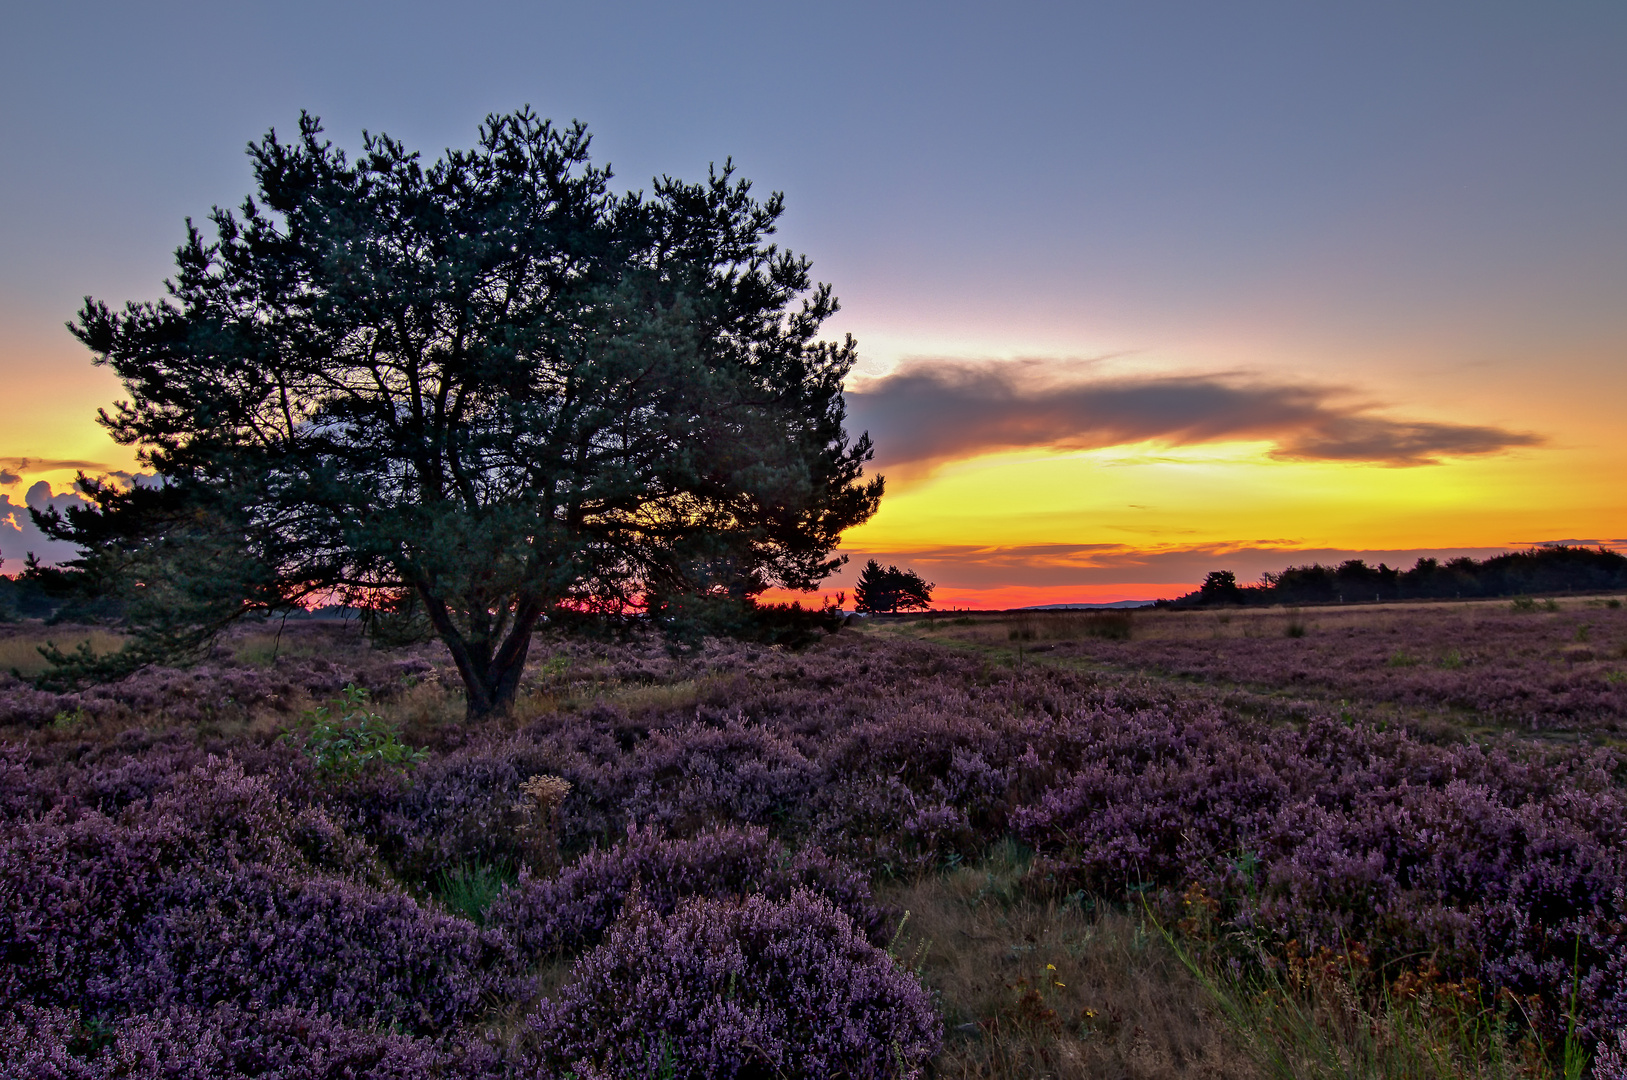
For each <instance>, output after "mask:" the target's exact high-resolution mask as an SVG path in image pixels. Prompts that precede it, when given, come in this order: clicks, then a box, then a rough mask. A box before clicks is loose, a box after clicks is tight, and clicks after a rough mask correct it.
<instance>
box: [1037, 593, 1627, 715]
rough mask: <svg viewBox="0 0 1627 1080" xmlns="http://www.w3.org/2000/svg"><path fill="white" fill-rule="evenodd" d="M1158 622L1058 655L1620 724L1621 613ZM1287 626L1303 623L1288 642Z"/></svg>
mask: <svg viewBox="0 0 1627 1080" xmlns="http://www.w3.org/2000/svg"><path fill="white" fill-rule="evenodd" d="M1158 618H1161V619H1163V620H1164V622H1163V623H1162V624H1160V628H1159V629H1157V630H1156V631H1154V630H1153V629H1152V626H1153V624H1152V623H1149V624H1148V627H1149V629H1148V633H1147V635H1146V636H1145V637H1138V638H1136V639H1134V640H1131V641H1108V640H1103V639H1092V638H1081V639H1080V640H1079V641H1077V642H1073V643H1069V644H1066V645H1060V646H1057V647H1056V651H1058V652H1060V653H1063V654H1065V655H1084V656H1089V657H1091V658H1093V659H1097V660H1102V661H1106V662H1108V663H1112V664H1115V665H1120V666H1123V667H1126V668H1130V669H1132V670H1143V669H1150V670H1154V671H1160V672H1164V673H1167V674H1171V675H1181V676H1185V677H1188V678H1196V679H1202V680H1205V681H1211V682H1222V683H1241V684H1243V685H1246V686H1254V687H1260V688H1268V689H1273V690H1283V689H1287V690H1295V691H1299V692H1307V691H1314V692H1317V693H1320V694H1323V695H1326V696H1329V697H1333V698H1348V699H1350V700H1362V701H1386V702H1394V703H1396V704H1400V705H1405V706H1411V707H1420V708H1426V709H1450V710H1462V711H1465V712H1469V713H1474V714H1477V715H1478V716H1480V717H1484V718H1486V719H1489V720H1494V721H1497V722H1500V723H1509V724H1517V725H1520V726H1522V727H1526V728H1530V729H1543V730H1546V729H1554V728H1558V729H1582V730H1602V731H1622V730H1627V663H1623V661H1624V660H1627V609H1611V608H1600V607H1593V608H1582V607H1577V606H1576V602H1575V601H1567V602H1566V603H1565V606H1564V608H1563V609H1562V610H1561V611H1559V612H1546V611H1534V612H1530V613H1517V612H1514V611H1511V610H1510V609H1509V608H1508V607H1507V606H1506V605H1503V604H1495V605H1476V606H1474V607H1472V608H1470V607H1465V606H1462V605H1455V604H1439V605H1425V606H1419V607H1417V608H1413V609H1409V610H1406V611H1403V612H1393V611H1392V612H1373V613H1371V614H1365V613H1351V612H1348V611H1347V612H1342V613H1335V614H1327V615H1323V614H1322V613H1320V612H1318V611H1317V610H1316V609H1307V610H1306V611H1305V612H1303V613H1300V614H1293V615H1290V614H1284V613H1263V612H1262V613H1255V612H1240V613H1237V614H1236V615H1235V617H1234V618H1233V621H1232V622H1231V623H1228V624H1226V625H1225V626H1224V627H1222V626H1221V624H1220V623H1219V622H1218V621H1217V619H1218V618H1219V616H1217V615H1215V614H1212V613H1207V612H1206V613H1203V614H1197V613H1193V614H1190V615H1184V616H1183V615H1168V616H1158ZM1319 620H1325V622H1326V625H1322V623H1321V622H1320V621H1319ZM1290 622H1297V623H1299V624H1300V625H1301V626H1305V625H1307V624H1309V626H1310V629H1309V631H1308V632H1307V633H1306V634H1305V635H1304V636H1303V637H1298V638H1286V637H1284V627H1285V626H1286V625H1287V624H1288V623H1290ZM1240 627H1242V628H1252V631H1251V632H1250V633H1246V634H1245V633H1242V632H1240V630H1239V628H1240Z"/></svg>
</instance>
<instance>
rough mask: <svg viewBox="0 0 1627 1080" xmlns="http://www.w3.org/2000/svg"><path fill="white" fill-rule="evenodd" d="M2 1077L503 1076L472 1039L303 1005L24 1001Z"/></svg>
mask: <svg viewBox="0 0 1627 1080" xmlns="http://www.w3.org/2000/svg"><path fill="white" fill-rule="evenodd" d="M0 1075H5V1076H8V1077H19V1078H22V1077H26V1078H28V1080H115V1078H126V1080H135V1078H143V1080H144V1078H148V1077H151V1078H154V1080H157V1078H159V1077H162V1078H165V1080H238V1078H240V1077H245V1076H267V1077H276V1078H278V1080H416V1078H419V1077H445V1078H459V1080H477V1078H482V1077H490V1078H493V1080H495V1078H496V1077H497V1076H499V1075H500V1072H499V1068H498V1061H497V1055H496V1054H495V1053H494V1052H493V1051H492V1050H491V1049H489V1048H488V1047H486V1046H485V1044H483V1043H481V1042H478V1041H473V1040H471V1041H470V1042H469V1044H468V1046H467V1048H466V1049H463V1050H460V1051H452V1050H448V1049H445V1048H443V1047H440V1046H438V1045H437V1044H436V1043H434V1042H432V1041H430V1040H426V1039H418V1038H413V1037H411V1036H408V1035H402V1034H399V1033H392V1032H386V1031H379V1030H376V1029H365V1028H352V1027H346V1026H344V1025H342V1024H340V1023H338V1022H337V1021H335V1020H333V1019H332V1018H331V1017H328V1016H325V1015H321V1014H318V1013H309V1012H303V1011H301V1010H298V1009H264V1010H245V1009H241V1008H238V1007H237V1006H234V1005H223V1006H220V1007H218V1008H214V1009H209V1010H205V1011H198V1010H193V1009H182V1008H168V1009H163V1010H160V1011H158V1012H156V1013H143V1014H140V1015H136V1016H131V1017H128V1018H125V1019H123V1020H120V1021H117V1022H116V1023H112V1024H93V1025H88V1026H87V1025H86V1024H84V1023H83V1022H81V1020H80V1018H79V1015H78V1013H77V1012H70V1011H68V1010H66V1009H37V1008H34V1007H32V1006H24V1007H23V1008H21V1009H19V1010H18V1011H17V1013H15V1014H14V1015H13V1016H11V1017H10V1018H8V1019H4V1020H0Z"/></svg>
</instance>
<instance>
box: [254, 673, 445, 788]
mask: <svg viewBox="0 0 1627 1080" xmlns="http://www.w3.org/2000/svg"><path fill="white" fill-rule="evenodd" d="M367 702H368V693H367V690H366V689H364V688H362V687H359V686H356V685H355V684H351V685H350V686H347V687H345V688H344V689H343V690H341V691H340V692H339V696H338V697H336V698H334V699H332V700H331V701H329V702H327V703H325V704H322V705H318V706H317V707H316V708H314V709H307V710H305V714H304V725H303V730H302V731H300V732H299V733H298V735H299V737H298V738H297V739H295V738H294V737H293V736H294V733H293V732H290V733H289V734H288V735H284V736H283V738H284V739H287V740H289V741H298V742H300V743H301V749H302V750H304V752H305V756H306V757H308V758H310V759H311V765H312V767H313V768H314V769H315V771H316V773H317V775H318V776H320V777H322V778H323V779H327V780H332V779H340V778H344V777H349V776H355V775H357V774H358V773H361V772H365V771H367V770H368V769H372V768H395V769H411V768H415V767H416V766H417V764H418V763H419V762H420V761H422V760H423V759H424V758H426V757H428V756H429V755H428V754H427V753H426V752H425V751H423V750H417V749H414V748H413V747H411V746H408V745H407V744H406V743H404V742H402V741H401V732H400V728H399V726H398V725H396V724H393V723H391V722H390V721H388V720H386V719H385V718H384V717H382V716H380V715H379V714H378V713H376V712H370V711H369V710H368V708H367Z"/></svg>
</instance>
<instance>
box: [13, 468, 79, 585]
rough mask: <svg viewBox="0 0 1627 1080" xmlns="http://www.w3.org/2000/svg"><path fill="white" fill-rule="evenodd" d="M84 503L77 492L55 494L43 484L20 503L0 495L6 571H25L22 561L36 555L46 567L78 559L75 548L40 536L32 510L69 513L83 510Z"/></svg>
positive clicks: (48, 485)
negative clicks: (70, 510) (53, 510)
mask: <svg viewBox="0 0 1627 1080" xmlns="http://www.w3.org/2000/svg"><path fill="white" fill-rule="evenodd" d="M84 502H85V500H84V499H83V498H82V497H80V495H79V493H78V492H76V491H64V492H62V493H61V494H52V492H51V485H50V484H48V483H46V482H45V481H44V480H41V481H39V482H37V483H35V484H33V485H32V486H30V487H29V489H28V493H27V494H26V495H24V496H23V501H22V502H21V503H14V502H12V501H11V497H10V496H8V495H0V557H3V558H4V559H5V563H6V571H7V572H8V573H16V572H17V571H18V570H21V569H22V566H23V558H24V557H25V556H26V555H27V554H28V553H29V552H33V553H34V554H35V555H37V556H39V559H40V561H41V562H43V563H47V564H53V563H60V562H63V561H65V560H67V559H72V558H75V557H77V556H78V554H79V550H78V549H77V548H75V547H74V546H73V545H72V544H66V543H63V542H62V541H60V540H53V539H51V538H50V537H48V536H46V535H45V534H44V533H42V532H40V530H39V528H38V527H37V526H36V525H35V524H34V519H33V517H32V516H31V515H30V514H29V512H28V511H29V508H30V507H32V508H33V509H35V510H44V509H45V508H46V507H48V506H49V507H55V508H56V509H58V510H66V509H68V508H69V507H71V506H81V505H83V504H84Z"/></svg>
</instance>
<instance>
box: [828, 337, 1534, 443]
mask: <svg viewBox="0 0 1627 1080" xmlns="http://www.w3.org/2000/svg"><path fill="white" fill-rule="evenodd" d="M1091 374H1092V366H1091V365H1088V364H1078V363H1064V362H1055V361H1042V360H1031V361H1017V362H999V361H989V362H965V361H939V362H924V361H918V362H915V363H911V364H908V365H906V366H905V367H903V368H900V369H899V370H898V371H896V372H894V373H893V374H891V375H888V376H885V377H883V378H879V379H871V380H868V381H864V382H861V383H859V384H858V385H856V386H855V387H854V388H853V389H851V390H849V391H848V393H847V402H848V412H849V418H850V424H849V426H850V428H851V429H852V430H855V431H860V430H868V431H869V432H870V435H871V438H872V439H874V440H875V443H876V457H877V459H878V461H879V462H880V463H881V464H882V465H884V466H887V465H892V466H897V465H909V464H929V463H932V462H938V461H947V460H952V459H955V458H963V457H969V456H972V455H974V454H979V453H988V452H992V451H998V450H1012V449H1022V448H1025V447H1057V448H1063V449H1075V450H1081V449H1094V448H1098V447H1105V446H1116V445H1120V444H1123V443H1134V442H1145V441H1151V442H1161V443H1165V444H1168V445H1191V444H1195V443H1208V442H1220V441H1223V440H1230V439H1263V440H1268V441H1270V442H1271V443H1273V444H1274V449H1273V451H1272V456H1273V457H1276V458H1282V459H1288V460H1313V461H1368V462H1376V463H1380V464H1384V465H1429V464H1434V463H1435V462H1437V461H1439V460H1440V459H1441V458H1443V457H1457V456H1462V455H1472V454H1490V453H1496V452H1498V451H1501V450H1507V449H1510V448H1512V447H1517V446H1534V445H1537V444H1538V443H1540V442H1542V441H1543V440H1542V438H1541V437H1540V436H1537V435H1532V434H1528V433H1523V432H1515V431H1506V430H1504V429H1502V428H1495V427H1483V426H1478V425H1473V424H1448V423H1432V422H1421V421H1406V420H1392V419H1389V418H1386V417H1383V416H1378V415H1375V414H1374V412H1373V409H1374V406H1373V405H1372V404H1371V403H1367V402H1360V401H1355V400H1352V398H1351V395H1350V394H1349V393H1348V392H1346V391H1343V390H1339V389H1336V388H1330V387H1320V386H1295V385H1288V384H1283V383H1271V382H1266V381H1263V380H1258V379H1252V380H1251V379H1248V378H1245V377H1241V376H1225V375H1215V376H1187V377H1169V378H1141V379H1110V378H1101V377H1094V378H1093V377H1091Z"/></svg>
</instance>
